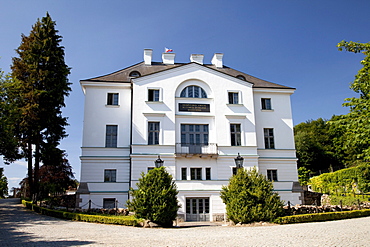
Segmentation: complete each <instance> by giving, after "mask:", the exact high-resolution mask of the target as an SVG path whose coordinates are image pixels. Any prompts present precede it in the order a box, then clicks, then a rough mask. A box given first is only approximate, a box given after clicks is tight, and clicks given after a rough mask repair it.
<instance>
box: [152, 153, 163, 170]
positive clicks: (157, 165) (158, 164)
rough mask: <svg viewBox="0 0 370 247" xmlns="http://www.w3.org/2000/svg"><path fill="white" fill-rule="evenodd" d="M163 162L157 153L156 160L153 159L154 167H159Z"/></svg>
mask: <svg viewBox="0 0 370 247" xmlns="http://www.w3.org/2000/svg"><path fill="white" fill-rule="evenodd" d="M163 163H164V161H163V160H161V157H160V156H159V155H158V159H156V160H155V161H154V164H155V167H156V168H159V167H161V166H163Z"/></svg>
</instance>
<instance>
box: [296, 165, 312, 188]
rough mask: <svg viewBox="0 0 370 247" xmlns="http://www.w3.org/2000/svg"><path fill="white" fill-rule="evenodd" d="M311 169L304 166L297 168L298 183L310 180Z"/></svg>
mask: <svg viewBox="0 0 370 247" xmlns="http://www.w3.org/2000/svg"><path fill="white" fill-rule="evenodd" d="M311 173H312V171H311V170H308V169H307V168H306V167H304V166H302V167H299V168H298V181H299V184H300V185H302V186H303V185H307V184H308V181H310V174H311Z"/></svg>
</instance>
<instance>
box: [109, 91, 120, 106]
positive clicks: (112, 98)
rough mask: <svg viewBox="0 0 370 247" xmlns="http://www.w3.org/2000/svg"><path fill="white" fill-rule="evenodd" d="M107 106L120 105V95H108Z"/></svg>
mask: <svg viewBox="0 0 370 247" xmlns="http://www.w3.org/2000/svg"><path fill="white" fill-rule="evenodd" d="M107 105H118V93H108V97H107Z"/></svg>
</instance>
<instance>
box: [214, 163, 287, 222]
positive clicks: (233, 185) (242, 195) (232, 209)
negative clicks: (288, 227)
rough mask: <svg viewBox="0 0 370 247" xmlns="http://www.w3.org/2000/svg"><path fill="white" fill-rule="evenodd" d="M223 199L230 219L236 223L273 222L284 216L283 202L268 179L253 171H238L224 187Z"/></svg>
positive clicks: (254, 169)
mask: <svg viewBox="0 0 370 247" xmlns="http://www.w3.org/2000/svg"><path fill="white" fill-rule="evenodd" d="M221 199H222V201H223V202H224V203H225V204H226V212H227V216H228V218H229V219H230V220H231V221H233V222H234V223H239V222H241V223H251V222H256V221H272V220H274V219H276V218H277V217H279V216H281V215H282V214H283V202H282V201H281V200H280V197H279V195H278V194H277V193H275V192H273V185H272V182H271V181H268V180H267V179H266V177H265V176H264V175H262V174H260V173H258V171H257V169H256V168H255V167H254V168H252V169H251V170H245V169H238V172H237V174H236V175H234V176H232V177H231V178H230V182H229V185H228V186H223V187H222V191H221Z"/></svg>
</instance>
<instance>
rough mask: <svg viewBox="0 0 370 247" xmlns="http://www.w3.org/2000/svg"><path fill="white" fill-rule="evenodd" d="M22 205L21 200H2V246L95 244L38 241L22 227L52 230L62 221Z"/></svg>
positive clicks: (0, 222) (0, 228) (0, 239)
mask: <svg viewBox="0 0 370 247" xmlns="http://www.w3.org/2000/svg"><path fill="white" fill-rule="evenodd" d="M20 203H21V202H20V200H19V199H0V246H81V245H88V244H94V242H91V241H78V240H55V241H45V240H41V239H40V240H38V237H37V236H34V235H33V234H30V233H27V232H22V231H21V230H20V227H26V226H29V227H32V225H34V224H37V225H38V226H40V225H42V226H43V227H45V228H47V227H49V228H51V227H53V223H55V222H56V221H61V220H60V219H55V218H52V217H47V216H44V215H38V214H36V213H34V212H32V211H29V210H26V209H25V208H24V207H23V206H22V205H21V204H20Z"/></svg>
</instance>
